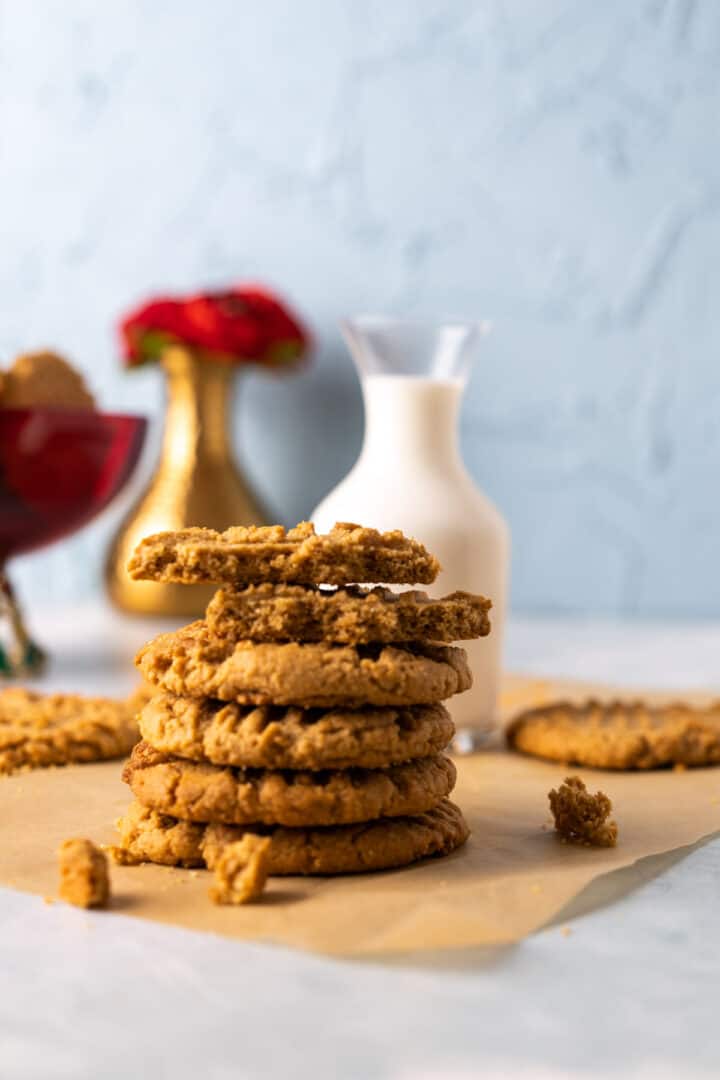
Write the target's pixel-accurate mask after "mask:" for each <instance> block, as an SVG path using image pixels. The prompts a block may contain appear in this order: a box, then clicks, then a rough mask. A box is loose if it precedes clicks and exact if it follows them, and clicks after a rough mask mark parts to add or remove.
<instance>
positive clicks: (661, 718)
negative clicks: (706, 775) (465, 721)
mask: <svg viewBox="0 0 720 1080" xmlns="http://www.w3.org/2000/svg"><path fill="white" fill-rule="evenodd" d="M507 738H508V742H509V743H510V745H511V746H513V747H514V748H515V749H516V750H522V751H523V752H524V753H526V754H533V755H534V756H535V757H542V758H549V759H550V760H551V761H562V762H565V763H574V764H577V765H590V766H594V767H596V768H598V769H657V768H661V767H662V766H664V765H665V766H666V765H716V764H719V763H720V704H718V705H715V706H712V707H709V708H707V709H702V708H692V707H691V706H689V705H663V706H650V705H644V704H643V703H642V702H638V701H626V702H623V701H613V702H608V703H602V702H599V701H592V700H591V701H587V702H586V703H585V704H583V705H575V704H571V703H569V702H557V703H556V704H554V705H545V706H542V707H541V708H538V709H531V710H529V711H528V712H524V713H521V714H520V715H519V716H518V717H516V719H515V720H514V721H513V723H512V724H511V725H510V727H509V728H508V731H507Z"/></svg>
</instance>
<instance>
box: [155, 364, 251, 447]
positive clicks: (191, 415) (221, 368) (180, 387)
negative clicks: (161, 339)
mask: <svg viewBox="0 0 720 1080" xmlns="http://www.w3.org/2000/svg"><path fill="white" fill-rule="evenodd" d="M161 362H162V366H163V368H164V369H165V373H166V375H167V396H168V402H167V413H166V418H165V434H164V454H163V457H164V458H165V460H167V461H170V462H172V463H173V465H174V466H176V467H181V465H182V462H184V461H186V460H188V459H190V458H192V459H193V460H194V461H197V459H198V458H202V459H204V460H205V461H216V462H222V461H227V459H228V457H229V456H230V453H231V444H230V434H229V422H228V421H229V407H230V401H231V396H232V395H231V392H230V391H231V388H232V379H233V375H234V370H233V369H232V368H231V367H230V366H226V365H225V364H220V363H218V362H217V361H213V360H205V359H201V358H199V357H198V356H196V355H195V354H194V353H193V352H192V350H190V349H185V348H182V347H181V346H170V347H168V348H167V349H165V351H164V352H163V355H162V361H161Z"/></svg>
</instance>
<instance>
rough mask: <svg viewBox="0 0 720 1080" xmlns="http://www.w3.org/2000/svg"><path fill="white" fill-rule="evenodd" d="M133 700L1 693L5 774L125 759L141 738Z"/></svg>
mask: <svg viewBox="0 0 720 1080" xmlns="http://www.w3.org/2000/svg"><path fill="white" fill-rule="evenodd" d="M135 714H136V708H135V702H134V700H133V699H128V700H127V701H113V700H110V699H109V698H90V697H81V696H80V695H79V694H39V693H37V692H35V691H32V690H25V689H23V688H21V687H12V688H8V689H7V690H3V691H0V773H8V772H13V771H14V770H15V769H21V768H39V767H42V766H47V765H68V764H70V763H71V762H83V761H104V760H106V759H108V758H115V757H123V756H124V755H125V754H127V753H128V751H129V750H130V748H131V747H132V746H133V744H134V743H136V742H137V739H138V728H137V722H136V719H135Z"/></svg>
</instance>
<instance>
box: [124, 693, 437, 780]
mask: <svg viewBox="0 0 720 1080" xmlns="http://www.w3.org/2000/svg"><path fill="white" fill-rule="evenodd" d="M139 719H140V731H141V734H142V736H143V738H144V739H146V740H147V742H149V743H150V745H151V746H154V747H155V749H156V750H161V751H163V752H164V753H167V754H176V755H177V756H179V757H183V758H191V759H193V760H198V761H202V760H206V761H210V762H212V763H213V764H214V765H240V766H253V767H257V768H273V769H345V768H349V767H350V766H353V765H360V766H364V767H366V768H371V769H373V768H379V767H382V766H385V765H392V764H395V763H398V762H402V761H408V760H410V759H411V758H421V757H429V756H431V755H432V754H437V753H438V752H439V751H440V750H443V749H444V748H445V747H446V746H447V744H448V743H449V742H450V740H451V739H452V737H453V734H454V730H455V729H454V726H453V722H452V720H451V719H450V716H449V714H448V712H447V709H445V708H444V707H443V706H442V705H415V706H408V707H407V708H389V707H388V708H365V709H356V710H349V709H341V708H340V709H300V708H297V707H296V706H292V705H284V706H277V705H254V706H253V705H238V704H236V703H235V702H221V701H217V700H215V699H213V698H190V697H176V696H174V695H173V694H158V695H157V696H156V697H155V698H153V700H152V701H151V702H149V704H147V705H146V706H145V708H144V709H143V711H142V712H141V714H140V718H139Z"/></svg>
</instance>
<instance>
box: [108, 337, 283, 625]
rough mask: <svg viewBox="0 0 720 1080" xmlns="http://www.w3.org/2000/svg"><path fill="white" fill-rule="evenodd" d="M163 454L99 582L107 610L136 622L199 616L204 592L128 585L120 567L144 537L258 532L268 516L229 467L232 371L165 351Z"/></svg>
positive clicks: (207, 592) (207, 593) (177, 349)
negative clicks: (241, 528)
mask: <svg viewBox="0 0 720 1080" xmlns="http://www.w3.org/2000/svg"><path fill="white" fill-rule="evenodd" d="M161 364H162V366H163V368H164V370H165V374H166V377H167V410H166V416H165V429H164V434H163V443H162V453H161V456H160V463H159V464H158V467H157V469H156V471H155V475H154V476H153V478H152V480H151V481H150V485H149V487H148V488H147V490H146V492H145V494H144V495H142V496H141V497H140V499H139V500H138V502H137V503H136V504H135V506H134V507H133V508H132V510H131V511H130V513H129V514H128V515H127V517H126V518H125V520H124V521H123V523H122V525H121V526H120V529H119V531H118V533H117V535H116V536H115V539H114V541H113V544H112V546H111V548H110V551H109V554H108V559H107V564H106V568H105V581H106V585H107V589H108V592H109V594H110V597H111V599H112V601H113V603H114V604H115V605H116V606H117V607H118V608H120V609H121V610H123V611H129V612H135V613H137V614H143V615H182V616H186V615H191V616H192V615H202V613H203V612H204V610H205V607H206V605H207V603H208V601H209V599H210V597H211V595H212V593H213V591H214V590H213V588H212V587H211V586H207V587H206V586H202V585H170V584H164V583H156V582H151V581H133V580H132V579H131V578H130V576H129V575H128V573H127V570H126V566H127V562H128V559H129V558H130V555H131V554H132V551H133V549H134V548H135V546H136V544H137V543H138V542H139V541H140V540H141V539H142V538H143V536H147V535H148V534H149V533H156V532H163V531H164V530H166V529H182V528H186V527H187V526H189V525H203V526H206V527H209V528H212V529H219V530H221V529H226V528H228V526H230V525H262V524H266V523H267V514H266V511H265V510H264V509H263V507H262V505H261V503H260V502H259V501H258V499H257V498H256V496H255V495H254V494H253V492H252V490H251V489H250V486H249V485H248V483H247V481H246V480H245V478H244V477H243V476H242V474H241V473H240V471H239V469H238V467H237V465H236V464H235V462H234V460H233V453H232V446H231V441H230V426H229V412H230V405H231V400H232V394H231V390H232V387H233V381H234V377H235V371H236V369H235V368H234V367H232V366H231V365H226V364H222V363H218V362H217V361H212V360H205V359H202V358H200V357H198V356H197V355H196V354H195V353H193V352H192V350H190V349H187V348H184V347H182V346H171V347H168V348H167V349H166V350H165V351H164V352H163V355H162V358H161Z"/></svg>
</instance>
